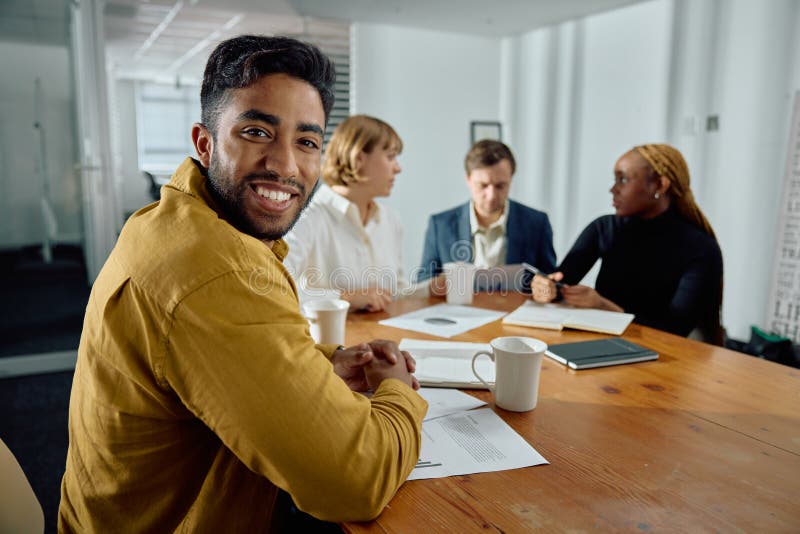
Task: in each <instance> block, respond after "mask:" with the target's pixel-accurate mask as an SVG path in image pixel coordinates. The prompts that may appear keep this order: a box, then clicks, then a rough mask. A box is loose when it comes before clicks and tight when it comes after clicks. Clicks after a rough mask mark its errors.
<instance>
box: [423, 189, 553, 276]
mask: <svg viewBox="0 0 800 534" xmlns="http://www.w3.org/2000/svg"><path fill="white" fill-rule="evenodd" d="M506 239H507V242H506V264H507V265H511V264H515V263H522V262H526V263H530V264H531V265H533V266H534V267H536V268H538V269H539V270H541V271H543V272H546V273H551V272H553V271H555V269H556V252H555V250H554V249H553V229H552V228H551V227H550V220H549V219H548V218H547V214H546V213H544V212H543V211H539V210H535V209H533V208H529V207H528V206H525V205H524V204H520V203H519V202H514V201H513V200H511V201H510V202H509V208H508V220H507V222H506ZM473 258H474V251H473V249H472V236H471V234H470V229H469V202H466V203H465V204H462V205H460V206H458V207H455V208H453V209H450V210H447V211H443V212H442V213H437V214H436V215H431V218H430V219H429V220H428V229H427V230H426V231H425V248H424V249H423V251H422V262H421V264H420V267H419V270H418V273H417V280H426V279H428V278H431V277H432V276H435V275H437V274H439V273H440V272H442V265H443V264H445V263H447V262H450V261H466V262H472V261H473Z"/></svg>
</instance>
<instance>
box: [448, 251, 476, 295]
mask: <svg viewBox="0 0 800 534" xmlns="http://www.w3.org/2000/svg"><path fill="white" fill-rule="evenodd" d="M442 270H443V271H444V275H445V287H446V288H447V303H448V304H472V294H473V292H474V289H473V288H474V285H475V265H473V264H471V263H466V262H463V261H457V262H448V263H445V264H444V265H443V266H442Z"/></svg>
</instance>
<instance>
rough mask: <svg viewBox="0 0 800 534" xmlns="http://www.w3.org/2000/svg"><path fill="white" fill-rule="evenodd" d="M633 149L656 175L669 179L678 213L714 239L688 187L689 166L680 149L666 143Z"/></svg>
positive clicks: (715, 237)
mask: <svg viewBox="0 0 800 534" xmlns="http://www.w3.org/2000/svg"><path fill="white" fill-rule="evenodd" d="M633 150H635V151H636V152H637V153H638V154H639V155H640V156H642V157H643V158H644V159H645V160H646V161H647V163H649V164H650V166H651V167H652V168H653V170H654V171H655V173H656V174H657V175H658V176H664V177H665V178H667V179H668V180H669V183H670V194H671V195H672V198H673V202H675V207H676V208H677V209H678V213H680V214H681V216H682V217H683V218H684V219H686V220H687V221H689V222H690V223H692V224H693V225H695V226H696V227H697V228H699V229H701V230H703V231H704V232H705V233H707V234H708V235H710V236H711V237H713V238H714V239H715V240H716V239H717V236H716V235H715V234H714V229H713V228H711V223H709V222H708V219H706V216H705V215H703V212H702V211H700V208H699V207H698V206H697V202H695V200H694V194H692V188H691V187H690V185H691V184H690V181H691V180H690V178H689V166H688V165H687V164H686V160H685V159H683V155H681V153H680V151H678V149H676V148H674V147H672V146H670V145H666V144H648V145H639V146H637V147H633Z"/></svg>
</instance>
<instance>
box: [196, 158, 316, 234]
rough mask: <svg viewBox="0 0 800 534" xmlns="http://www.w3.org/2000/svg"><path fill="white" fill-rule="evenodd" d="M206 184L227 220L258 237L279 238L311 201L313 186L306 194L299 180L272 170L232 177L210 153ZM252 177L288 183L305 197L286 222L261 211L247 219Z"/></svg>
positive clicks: (290, 227) (282, 183)
mask: <svg viewBox="0 0 800 534" xmlns="http://www.w3.org/2000/svg"><path fill="white" fill-rule="evenodd" d="M207 176H208V184H209V188H210V190H211V194H212V195H213V196H214V199H215V200H216V201H217V202H218V203H219V204H220V206H221V208H222V210H223V211H224V212H225V215H227V217H228V220H229V221H230V223H231V224H232V225H233V226H234V227H235V228H236V229H237V230H239V231H240V232H243V233H245V234H247V235H250V236H252V237H255V238H256V239H260V240H262V241H275V240H276V239H280V238H282V237H283V236H284V235H286V234H287V233H288V232H289V230H291V229H292V228H293V227H294V225H295V224H296V223H297V220H298V219H299V218H300V215H301V214H302V213H303V211H304V210H305V209H306V206H308V204H309V203H310V202H311V198H312V197H313V196H314V193H315V190H312V192H311V194H310V195H308V197H307V198H306V188H305V186H304V185H303V184H301V183H300V182H298V181H296V180H293V179H291V178H286V179H282V178H281V177H280V176H278V175H277V174H276V173H274V172H272V171H265V172H263V173H251V174H248V175H246V176H245V177H244V178H242V180H240V181H235V180H233V179H232V178H231V177H230V175H229V174H228V173H226V171H225V169H224V168H223V166H222V165H220V164H219V161H218V160H217V159H216V158H215V157H214V156H212V157H211V162H210V164H209V166H208V170H207ZM253 180H266V181H270V182H275V183H276V184H281V185H288V186H291V187H294V188H296V189H297V190H298V191H299V192H300V197H302V198H305V201H304V202H303V203H302V204H301V206H300V208H299V209H298V210H297V213H295V215H294V217H292V219H291V220H290V221H289V223H288V224H283V225H281V223H280V217H274V216H272V215H269V214H262V215H261V216H260V217H259V219H258V220H255V221H254V220H251V219H250V218H248V216H247V213H246V212H245V201H244V199H245V197H246V196H247V195H249V194H251V193H250V192H249V191H248V189H250V182H251V181H253Z"/></svg>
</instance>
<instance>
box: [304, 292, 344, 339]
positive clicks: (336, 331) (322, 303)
mask: <svg viewBox="0 0 800 534" xmlns="http://www.w3.org/2000/svg"><path fill="white" fill-rule="evenodd" d="M349 308H350V303H349V302H347V301H346V300H340V299H320V300H311V301H309V302H306V303H305V304H303V315H304V316H305V317H306V319H308V322H309V324H310V328H311V337H313V338H314V341H316V342H317V343H330V344H333V345H344V325H345V323H346V321H347V310H348V309H349Z"/></svg>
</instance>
